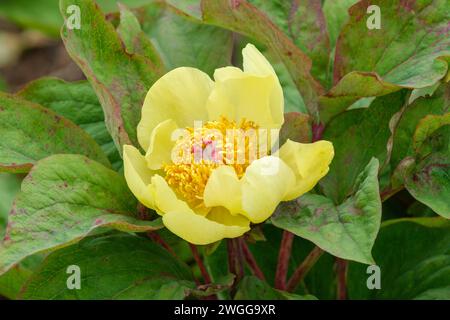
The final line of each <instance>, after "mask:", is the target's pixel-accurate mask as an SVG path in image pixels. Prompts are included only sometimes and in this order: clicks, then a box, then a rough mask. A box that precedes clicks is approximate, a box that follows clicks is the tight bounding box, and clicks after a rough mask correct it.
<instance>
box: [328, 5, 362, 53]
mask: <svg viewBox="0 0 450 320" xmlns="http://www.w3.org/2000/svg"><path fill="white" fill-rule="evenodd" d="M357 2H358V0H339V1H336V0H325V1H323V13H324V15H325V20H326V22H327V29H328V33H329V34H330V45H331V48H334V46H335V45H336V41H337V39H338V36H339V33H340V32H341V29H342V27H343V26H344V25H345V24H346V23H347V21H348V19H349V15H348V9H349V8H350V7H351V6H352V5H354V4H355V3H357Z"/></svg>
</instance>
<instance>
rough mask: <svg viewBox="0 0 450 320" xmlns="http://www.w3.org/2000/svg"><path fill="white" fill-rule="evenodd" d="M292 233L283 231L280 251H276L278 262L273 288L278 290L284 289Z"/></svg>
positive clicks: (292, 238)
mask: <svg viewBox="0 0 450 320" xmlns="http://www.w3.org/2000/svg"><path fill="white" fill-rule="evenodd" d="M293 241H294V234H292V233H290V232H289V231H283V237H282V239H281V244H280V251H279V253H278V264H277V270H276V273H275V288H277V289H280V290H285V289H286V275H287V271H288V267H289V258H290V257H291V249H292V242H293Z"/></svg>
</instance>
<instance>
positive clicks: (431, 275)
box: [348, 218, 450, 299]
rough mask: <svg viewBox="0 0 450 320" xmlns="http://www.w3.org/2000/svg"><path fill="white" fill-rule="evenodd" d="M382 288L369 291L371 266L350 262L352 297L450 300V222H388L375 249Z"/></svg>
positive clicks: (422, 219) (404, 220) (401, 220)
mask: <svg viewBox="0 0 450 320" xmlns="http://www.w3.org/2000/svg"><path fill="white" fill-rule="evenodd" d="M373 255H374V257H375V259H376V261H377V265H378V266H379V267H380V271H381V274H380V276H381V289H380V290H369V289H368V288H367V285H366V283H367V278H368V277H369V276H370V273H369V274H368V273H367V272H366V268H367V266H364V265H361V264H357V263H350V265H349V271H348V292H349V296H350V298H351V299H420V298H422V299H423V298H425V297H427V298H429V299H431V298H434V299H436V298H441V299H450V290H449V286H450V268H449V265H450V222H449V221H445V220H444V219H442V218H409V219H398V220H390V221H387V222H385V223H384V224H383V225H382V227H381V229H380V233H379V235H378V238H377V240H376V242H375V246H374V248H373Z"/></svg>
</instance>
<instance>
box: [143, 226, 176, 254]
mask: <svg viewBox="0 0 450 320" xmlns="http://www.w3.org/2000/svg"><path fill="white" fill-rule="evenodd" d="M147 236H148V237H149V238H150V239H152V240H153V241H155V242H156V243H158V244H160V245H161V246H162V247H163V248H164V249H166V250H167V251H169V252H170V253H171V254H172V255H173V256H174V257H177V255H176V254H175V251H173V249H172V248H171V247H170V246H169V245H168V244H167V242H165V241H164V240H163V238H161V236H160V235H159V234H158V233H157V232H155V231H149V232H147Z"/></svg>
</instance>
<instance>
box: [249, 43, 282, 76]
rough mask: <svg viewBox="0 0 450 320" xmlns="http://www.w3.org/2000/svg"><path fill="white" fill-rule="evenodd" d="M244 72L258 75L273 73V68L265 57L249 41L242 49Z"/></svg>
mask: <svg viewBox="0 0 450 320" xmlns="http://www.w3.org/2000/svg"><path fill="white" fill-rule="evenodd" d="M242 56H243V57H244V62H243V66H244V72H246V73H251V74H255V75H260V76H268V75H274V76H276V75H277V74H276V73H275V70H274V69H273V67H272V65H271V64H270V62H269V61H267V59H266V57H264V55H263V54H262V53H261V52H260V51H259V50H258V49H257V48H256V47H255V46H254V45H253V44H251V43H249V44H247V45H246V46H245V48H244V49H243V50H242Z"/></svg>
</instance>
